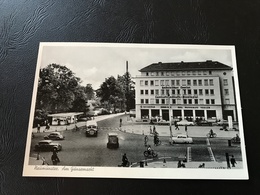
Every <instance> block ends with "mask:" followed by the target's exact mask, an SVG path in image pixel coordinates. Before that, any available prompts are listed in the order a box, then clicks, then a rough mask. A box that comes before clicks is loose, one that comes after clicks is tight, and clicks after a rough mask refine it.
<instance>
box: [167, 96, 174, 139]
mask: <svg viewBox="0 0 260 195" xmlns="http://www.w3.org/2000/svg"><path fill="white" fill-rule="evenodd" d="M168 106H169V129H170V136H171V137H172V136H173V135H172V122H171V103H170V93H168Z"/></svg>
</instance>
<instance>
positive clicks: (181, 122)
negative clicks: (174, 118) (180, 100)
mask: <svg viewBox="0 0 260 195" xmlns="http://www.w3.org/2000/svg"><path fill="white" fill-rule="evenodd" d="M177 125H179V126H185V125H187V126H193V125H194V122H192V121H187V120H181V121H179V122H177Z"/></svg>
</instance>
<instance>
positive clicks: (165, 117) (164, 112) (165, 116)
mask: <svg viewBox="0 0 260 195" xmlns="http://www.w3.org/2000/svg"><path fill="white" fill-rule="evenodd" d="M162 119H163V120H166V121H169V110H162Z"/></svg>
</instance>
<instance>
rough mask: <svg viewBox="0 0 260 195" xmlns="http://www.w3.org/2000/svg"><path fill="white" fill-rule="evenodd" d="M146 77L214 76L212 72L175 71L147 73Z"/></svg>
mask: <svg viewBox="0 0 260 195" xmlns="http://www.w3.org/2000/svg"><path fill="white" fill-rule="evenodd" d="M145 75H146V76H181V75H182V76H186V75H212V71H211V70H209V71H173V72H166V71H162V72H146V73H145Z"/></svg>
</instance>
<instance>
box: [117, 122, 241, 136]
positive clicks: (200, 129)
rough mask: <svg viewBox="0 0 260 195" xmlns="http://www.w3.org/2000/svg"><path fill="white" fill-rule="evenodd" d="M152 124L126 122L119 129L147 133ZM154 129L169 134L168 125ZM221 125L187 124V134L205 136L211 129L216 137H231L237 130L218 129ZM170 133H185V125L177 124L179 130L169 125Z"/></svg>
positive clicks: (157, 126) (161, 134)
mask: <svg viewBox="0 0 260 195" xmlns="http://www.w3.org/2000/svg"><path fill="white" fill-rule="evenodd" d="M153 126H154V125H150V124H138V123H135V122H127V123H125V124H123V126H122V127H121V129H120V130H121V131H123V132H127V133H135V134H142V135H149V134H150V127H151V128H152V129H153ZM155 128H156V131H157V132H158V133H159V135H160V136H168V137H169V136H170V127H169V126H168V125H155ZM220 128H221V126H188V127H187V134H188V136H190V137H206V135H207V133H209V130H210V129H212V130H213V131H214V133H216V134H217V137H225V138H233V137H235V136H236V134H238V133H239V131H234V130H230V131H223V130H220ZM171 129H172V134H173V135H177V134H186V132H185V127H184V126H179V129H180V130H175V126H172V127H171Z"/></svg>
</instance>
